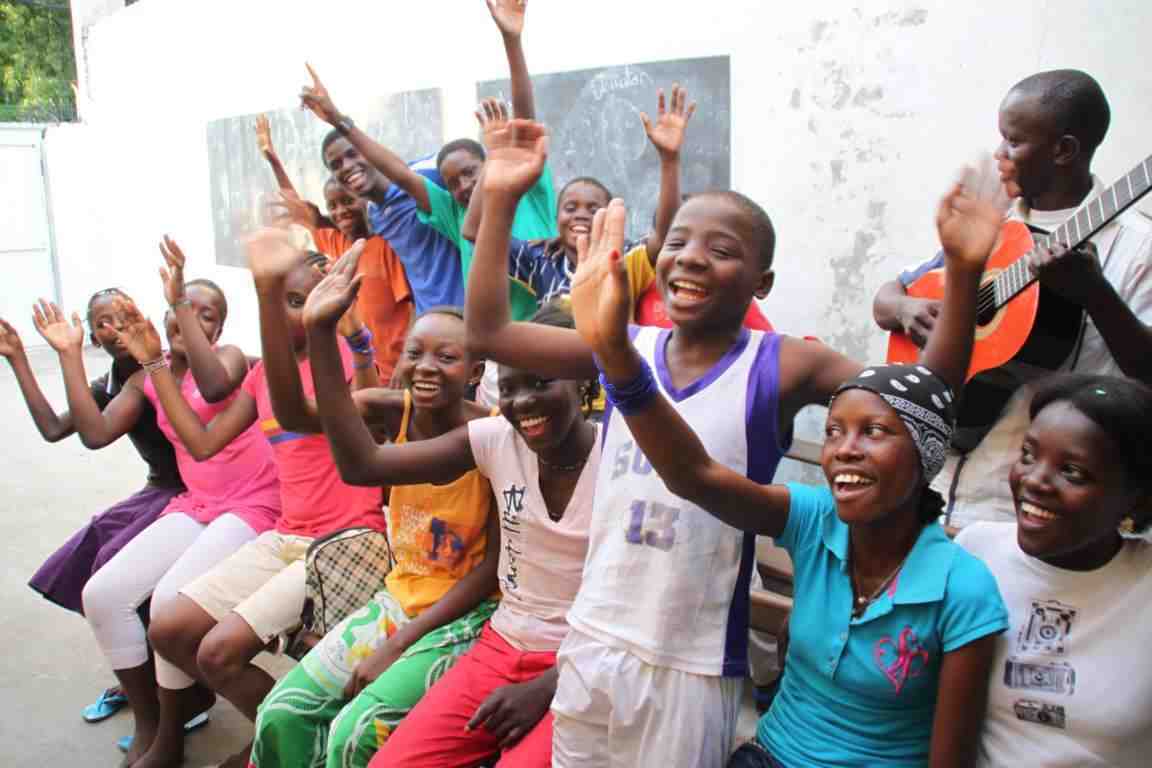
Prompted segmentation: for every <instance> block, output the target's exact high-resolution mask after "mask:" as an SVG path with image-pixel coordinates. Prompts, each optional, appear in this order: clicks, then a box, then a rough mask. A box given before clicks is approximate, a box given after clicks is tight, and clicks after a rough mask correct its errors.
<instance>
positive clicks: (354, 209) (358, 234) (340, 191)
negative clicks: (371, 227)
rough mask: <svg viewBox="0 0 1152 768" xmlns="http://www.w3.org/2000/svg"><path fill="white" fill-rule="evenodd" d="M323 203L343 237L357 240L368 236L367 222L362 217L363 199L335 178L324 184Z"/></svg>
mask: <svg viewBox="0 0 1152 768" xmlns="http://www.w3.org/2000/svg"><path fill="white" fill-rule="evenodd" d="M324 204H325V206H326V207H327V208H328V217H329V218H330V219H332V223H333V224H335V225H336V228H337V229H339V230H340V232H341V233H343V235H344V236H345V237H347V238H348V239H350V240H358V239H360V238H362V237H365V238H366V237H368V236H369V232H368V223H367V221H366V220H365V218H364V201H363V200H362V199H360V198H358V197H356V196H355V195H353V194H352V193H351V192H349V191H348V190H347V189H345V188H344V185H342V184H341V183H340V182H339V181H337V180H336V179H335V178H331V179H329V180H328V183H326V184H325V185H324Z"/></svg>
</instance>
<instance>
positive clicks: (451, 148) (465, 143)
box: [436, 139, 485, 170]
mask: <svg viewBox="0 0 1152 768" xmlns="http://www.w3.org/2000/svg"><path fill="white" fill-rule="evenodd" d="M461 149H462V150H464V151H465V152H468V153H470V154H472V155H474V156H475V157H476V159H477V160H479V161H480V162H484V158H485V155H484V147H482V146H481V145H480V142H478V141H476V140H475V139H453V140H452V141H450V142H448V143H447V144H445V145H444V146H442V147H440V151H439V152H437V153H436V170H440V166H441V165H442V164H443V163H444V158H446V157H448V155H450V154H452V153H453V152H456V151H457V150H461Z"/></svg>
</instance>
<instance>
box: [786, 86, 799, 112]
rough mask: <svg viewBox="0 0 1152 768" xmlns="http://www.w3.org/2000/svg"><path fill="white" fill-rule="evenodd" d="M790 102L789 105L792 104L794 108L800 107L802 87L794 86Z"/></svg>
mask: <svg viewBox="0 0 1152 768" xmlns="http://www.w3.org/2000/svg"><path fill="white" fill-rule="evenodd" d="M788 103H789V105H791V107H792V109H800V89H799V88H793V89H792V98H791V100H789V102H788Z"/></svg>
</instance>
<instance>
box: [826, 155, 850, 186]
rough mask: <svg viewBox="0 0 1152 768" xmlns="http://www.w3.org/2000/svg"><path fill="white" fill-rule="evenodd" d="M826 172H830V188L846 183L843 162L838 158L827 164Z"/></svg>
mask: <svg viewBox="0 0 1152 768" xmlns="http://www.w3.org/2000/svg"><path fill="white" fill-rule="evenodd" d="M828 170H830V171H832V186H834V187H838V186H840V185H841V184H843V183H844V182H845V181H847V179H846V178H844V161H843V160H841V159H840V158H836V159H835V160H833V161H831V162H830V163H828Z"/></svg>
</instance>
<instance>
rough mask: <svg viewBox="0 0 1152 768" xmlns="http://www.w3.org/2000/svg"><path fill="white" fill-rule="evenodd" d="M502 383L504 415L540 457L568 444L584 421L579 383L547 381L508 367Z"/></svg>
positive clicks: (501, 402)
mask: <svg viewBox="0 0 1152 768" xmlns="http://www.w3.org/2000/svg"><path fill="white" fill-rule="evenodd" d="M499 381H500V414H501V415H502V416H503V417H504V418H505V419H507V420H508V423H510V424H511V425H512V426H513V427H514V428H515V429H516V431H517V432H519V433H520V436H521V437H523V438H524V442H526V443H528V447H529V448H531V449H532V450H533V451H535V452H536V453H539V454H544V455H547V454H548V453H549V449H551V448H554V447H556V446H558V445H561V444H562V443H564V442H565V441H566V440H567V439H568V438H569V436H570V435H571V433H572V430H573V429H574V427H575V426H576V425H577V424H579V423H580V421H582V419H583V417H582V415H581V412H580V385H579V384H578V383H577V382H575V381H562V380H559V379H544V378H541V377H539V376H537V375H536V374H534V373H531V372H529V371H522V370H520V369H519V368H511V367H509V366H505V365H502V366H500V379H499Z"/></svg>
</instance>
